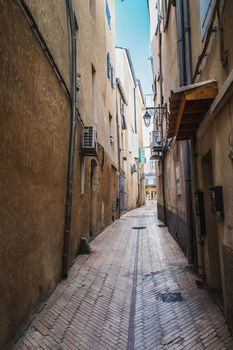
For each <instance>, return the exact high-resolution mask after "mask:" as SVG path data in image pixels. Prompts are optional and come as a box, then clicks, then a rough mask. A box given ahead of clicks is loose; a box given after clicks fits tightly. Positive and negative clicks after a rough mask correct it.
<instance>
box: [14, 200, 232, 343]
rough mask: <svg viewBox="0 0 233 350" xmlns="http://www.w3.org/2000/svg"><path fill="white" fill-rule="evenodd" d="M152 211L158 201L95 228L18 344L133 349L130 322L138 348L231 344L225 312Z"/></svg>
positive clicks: (132, 334)
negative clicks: (170, 296) (176, 297)
mask: <svg viewBox="0 0 233 350" xmlns="http://www.w3.org/2000/svg"><path fill="white" fill-rule="evenodd" d="M154 212H155V207H154V206H153V205H152V206H148V207H142V208H139V209H136V210H134V211H132V212H129V213H127V214H126V215H124V220H118V221H116V222H115V223H113V224H112V225H111V226H109V227H108V228H107V229H106V230H104V231H103V232H102V233H101V234H100V235H99V236H97V238H96V239H95V240H93V241H92V242H91V249H92V254H91V255H90V256H89V255H85V256H84V255H80V256H78V257H77V259H76V261H75V263H74V264H73V266H72V268H71V270H70V273H69V277H68V279H67V280H65V281H62V282H61V283H60V284H59V285H58V287H57V288H56V290H55V292H54V293H53V294H52V295H51V297H50V298H49V299H48V301H47V302H46V304H45V305H44V307H43V308H42V310H41V311H40V313H39V314H38V315H37V316H36V318H35V320H34V322H33V323H32V325H31V327H30V328H29V329H28V331H27V332H26V333H25V335H24V336H23V338H22V339H21V340H20V342H19V343H18V344H17V346H16V349H17V350H36V349H51V350H58V349H60V350H76V349H77V350H85V349H87V350H114V349H116V350H127V349H128V339H129V325H131V336H133V338H134V349H135V350H136V349H137V350H201V349H203V350H204V349H205V350H206V349H209V350H221V349H222V350H224V349H229V350H230V349H233V340H232V338H231V337H230V334H229V332H228V330H227V328H226V326H225V322H224V319H223V316H222V314H221V312H220V311H219V309H218V307H217V306H216V305H215V303H214V301H213V300H212V298H211V296H210V294H209V293H208V291H207V289H198V288H197V287H196V282H195V280H196V276H195V274H193V273H192V272H191V271H189V270H188V269H187V268H186V266H187V259H186V257H185V256H184V255H183V253H182V252H181V250H180V249H179V247H178V245H177V243H176V242H175V241H174V239H173V238H172V237H171V235H170V234H169V233H168V231H167V228H166V227H158V226H157V225H159V224H160V222H159V221H158V220H157V219H156V216H155V214H154ZM133 226H145V227H146V229H144V230H139V231H136V230H132V227H133ZM137 232H138V233H137ZM136 263H137V264H136ZM135 264H136V265H135ZM164 293H181V296H182V298H183V301H182V302H170V303H166V302H163V301H162V299H161V295H162V294H164ZM132 296H133V298H132Z"/></svg>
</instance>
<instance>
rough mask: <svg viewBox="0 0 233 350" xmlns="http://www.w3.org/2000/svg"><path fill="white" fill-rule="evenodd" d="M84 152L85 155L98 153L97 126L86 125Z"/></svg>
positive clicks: (84, 130)
mask: <svg viewBox="0 0 233 350" xmlns="http://www.w3.org/2000/svg"><path fill="white" fill-rule="evenodd" d="M83 153H84V155H96V154H97V133H96V127H95V126H94V125H88V126H84V129H83Z"/></svg>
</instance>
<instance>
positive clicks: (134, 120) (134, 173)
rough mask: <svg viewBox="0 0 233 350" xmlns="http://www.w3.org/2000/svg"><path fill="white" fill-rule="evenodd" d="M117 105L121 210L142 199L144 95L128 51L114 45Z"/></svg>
mask: <svg viewBox="0 0 233 350" xmlns="http://www.w3.org/2000/svg"><path fill="white" fill-rule="evenodd" d="M116 76H117V86H118V90H117V108H118V112H117V115H118V120H119V165H120V193H121V198H120V205H121V208H120V211H124V210H130V209H134V208H136V207H137V206H139V205H142V204H144V202H145V181H144V163H145V156H144V152H143V134H142V115H143V111H144V109H145V102H144V96H143V92H142V88H141V85H140V82H139V80H137V79H136V76H135V72H134V68H133V64H132V60H131V57H130V53H129V51H128V50H127V49H125V48H121V47H117V48H116Z"/></svg>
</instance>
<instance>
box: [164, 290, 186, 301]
mask: <svg viewBox="0 0 233 350" xmlns="http://www.w3.org/2000/svg"><path fill="white" fill-rule="evenodd" d="M161 299H162V301H163V302H164V303H175V302H177V301H183V298H182V295H181V293H180V292H177V293H171V292H168V293H163V294H161Z"/></svg>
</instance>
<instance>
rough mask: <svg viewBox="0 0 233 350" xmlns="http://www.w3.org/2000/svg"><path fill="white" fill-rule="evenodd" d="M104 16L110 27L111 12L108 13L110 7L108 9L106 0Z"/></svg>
mask: <svg viewBox="0 0 233 350" xmlns="http://www.w3.org/2000/svg"><path fill="white" fill-rule="evenodd" d="M106 16H107V21H108V26H109V28H110V29H111V14H110V9H109V6H108V1H107V0H106Z"/></svg>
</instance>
